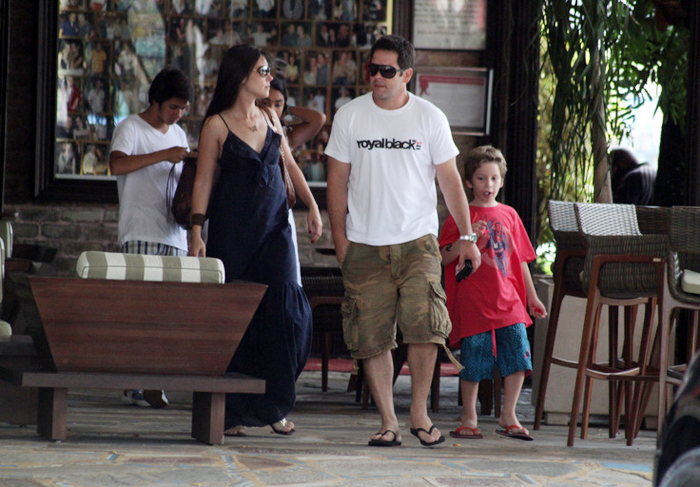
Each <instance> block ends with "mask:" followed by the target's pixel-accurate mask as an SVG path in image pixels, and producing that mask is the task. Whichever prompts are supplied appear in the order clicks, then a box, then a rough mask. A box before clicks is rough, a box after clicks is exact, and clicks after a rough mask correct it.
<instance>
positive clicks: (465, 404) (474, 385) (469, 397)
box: [459, 379, 479, 428]
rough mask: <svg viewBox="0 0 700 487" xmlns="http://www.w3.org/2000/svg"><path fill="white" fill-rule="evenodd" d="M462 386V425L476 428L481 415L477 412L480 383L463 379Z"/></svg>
mask: <svg viewBox="0 0 700 487" xmlns="http://www.w3.org/2000/svg"><path fill="white" fill-rule="evenodd" d="M459 383H460V384H461V386H462V426H466V427H467V428H476V427H477V425H478V424H479V416H478V415H477V414H476V401H477V397H478V395H479V383H478V382H472V381H467V380H461V379H460V381H459Z"/></svg>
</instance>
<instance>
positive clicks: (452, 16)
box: [413, 0, 486, 50]
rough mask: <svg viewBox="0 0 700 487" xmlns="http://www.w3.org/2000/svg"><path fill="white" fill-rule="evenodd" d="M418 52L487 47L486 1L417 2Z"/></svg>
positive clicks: (415, 22) (414, 27)
mask: <svg viewBox="0 0 700 487" xmlns="http://www.w3.org/2000/svg"><path fill="white" fill-rule="evenodd" d="M413 5H414V11H413V44H414V46H415V47H416V49H443V50H445V49H458V50H464V49H468V50H483V49H485V48H486V0H461V1H459V2H457V1H452V2H449V1H447V0H414V3H413Z"/></svg>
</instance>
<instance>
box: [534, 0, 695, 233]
mask: <svg viewBox="0 0 700 487" xmlns="http://www.w3.org/2000/svg"><path fill="white" fill-rule="evenodd" d="M542 5H543V6H542V17H541V42H542V49H541V52H542V62H541V73H540V100H539V102H540V107H539V108H540V110H539V124H540V126H539V134H540V137H539V142H538V167H537V176H538V181H539V187H538V202H539V213H540V218H541V220H540V221H542V222H543V224H542V225H541V228H542V229H543V232H542V234H541V235H540V236H539V238H538V244H542V243H544V242H549V241H551V240H552V236H551V233H550V232H549V225H547V224H546V205H547V201H548V200H549V199H556V200H567V201H591V200H593V199H594V198H596V197H597V195H599V194H600V192H601V189H602V188H601V187H600V184H601V183H602V182H603V180H601V179H600V177H598V176H599V175H600V173H596V168H597V167H599V164H605V165H606V166H605V167H604V168H603V169H604V171H605V172H607V152H609V147H608V143H609V142H608V141H609V140H613V139H615V140H619V139H620V138H622V136H624V135H627V134H628V133H629V131H630V126H631V123H632V122H633V121H634V119H633V114H632V110H633V109H634V108H636V107H638V106H640V105H642V104H643V103H644V102H645V101H647V100H648V99H650V98H651V96H650V94H649V93H648V92H647V91H646V87H647V86H648V83H649V82H656V83H658V84H659V85H661V87H662V93H661V97H660V101H659V107H660V109H661V110H662V111H663V113H664V116H665V117H670V119H672V120H674V121H676V122H678V121H680V120H683V119H684V115H685V99H686V88H685V80H686V73H685V70H686V66H687V62H686V59H685V58H686V57H687V36H688V33H687V29H682V30H680V29H674V28H673V27H672V28H670V29H668V30H666V31H664V32H662V31H660V30H658V29H657V27H656V23H655V17H654V15H655V11H654V7H653V5H652V2H650V1H647V0H638V1H633V0H543V4H542ZM601 149H603V150H601Z"/></svg>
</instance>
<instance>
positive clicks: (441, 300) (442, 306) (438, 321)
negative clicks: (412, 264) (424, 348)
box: [428, 282, 452, 339]
mask: <svg viewBox="0 0 700 487" xmlns="http://www.w3.org/2000/svg"><path fill="white" fill-rule="evenodd" d="M428 284H429V286H430V289H429V291H430V293H429V295H430V304H429V308H430V328H431V329H432V330H433V333H435V334H437V335H440V336H441V337H443V338H445V339H447V338H448V337H449V335H450V331H451V330H452V323H451V322H450V317H449V315H448V314H447V304H446V302H447V296H446V295H445V290H444V289H442V286H441V285H440V283H439V282H430V283H428Z"/></svg>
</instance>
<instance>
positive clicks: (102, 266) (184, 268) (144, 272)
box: [76, 250, 225, 284]
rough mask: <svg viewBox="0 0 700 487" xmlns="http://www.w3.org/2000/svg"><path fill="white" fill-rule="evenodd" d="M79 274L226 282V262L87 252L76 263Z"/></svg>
mask: <svg viewBox="0 0 700 487" xmlns="http://www.w3.org/2000/svg"><path fill="white" fill-rule="evenodd" d="M76 272H77V274H78V277H81V278H83V279H112V280H119V281H124V280H131V281H169V282H208V283H214V284H223V283H224V282H225V272H224V264H223V262H221V261H220V260H219V259H215V258H212V257H174V256H160V255H141V254H122V253H117V252H99V251H93V250H91V251H86V252H83V253H81V254H80V256H79V257H78V262H77V264H76Z"/></svg>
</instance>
